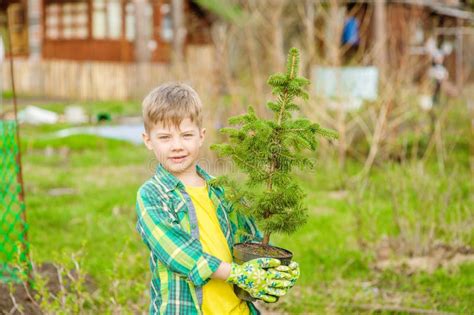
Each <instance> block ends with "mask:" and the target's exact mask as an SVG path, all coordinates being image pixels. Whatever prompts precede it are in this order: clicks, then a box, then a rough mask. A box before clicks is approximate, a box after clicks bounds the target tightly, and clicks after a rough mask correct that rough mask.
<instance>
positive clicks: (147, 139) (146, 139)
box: [142, 132, 153, 150]
mask: <svg viewBox="0 0 474 315" xmlns="http://www.w3.org/2000/svg"><path fill="white" fill-rule="evenodd" d="M142 139H143V142H144V143H145V146H146V147H147V148H148V150H153V147H152V146H151V139H150V136H149V135H148V134H147V133H146V132H142Z"/></svg>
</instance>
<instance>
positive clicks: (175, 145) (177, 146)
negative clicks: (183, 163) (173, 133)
mask: <svg viewBox="0 0 474 315" xmlns="http://www.w3.org/2000/svg"><path fill="white" fill-rule="evenodd" d="M182 148H183V143H182V141H181V139H180V138H179V137H178V138H175V139H173V141H172V142H171V149H172V150H178V149H182Z"/></svg>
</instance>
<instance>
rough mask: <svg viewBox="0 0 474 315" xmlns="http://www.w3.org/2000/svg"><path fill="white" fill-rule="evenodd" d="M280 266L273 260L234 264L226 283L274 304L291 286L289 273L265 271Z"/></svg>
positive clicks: (260, 259)
mask: <svg viewBox="0 0 474 315" xmlns="http://www.w3.org/2000/svg"><path fill="white" fill-rule="evenodd" d="M280 264H281V262H280V261H279V260H278V259H273V258H257V259H252V260H250V261H247V262H245V263H243V264H241V265H238V264H236V263H234V262H233V263H232V265H231V271H230V275H229V277H228V278H227V280H226V282H228V283H232V284H235V285H237V286H238V287H240V288H242V289H244V290H245V291H247V292H248V293H249V294H250V295H251V296H252V297H254V298H257V299H261V300H263V301H265V302H268V303H272V302H275V301H276V299H277V298H276V297H277V296H283V295H285V294H286V290H285V288H286V287H288V286H289V285H291V282H290V281H289V278H290V277H289V274H288V273H286V272H285V273H284V272H279V271H277V270H273V271H269V272H268V271H267V270H265V268H270V267H278V266H279V265H280Z"/></svg>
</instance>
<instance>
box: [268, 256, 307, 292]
mask: <svg viewBox="0 0 474 315" xmlns="http://www.w3.org/2000/svg"><path fill="white" fill-rule="evenodd" d="M268 272H272V273H273V272H275V273H276V272H279V273H280V274H282V275H281V276H280V277H282V278H284V279H288V280H289V281H290V285H289V286H287V287H284V288H283V290H285V294H286V293H287V292H288V290H289V289H291V288H292V287H293V286H294V285H295V283H296V280H298V278H299V277H300V266H299V265H298V263H297V262H296V261H292V262H291V263H290V264H289V265H288V266H284V265H280V266H277V267H274V268H270V269H268ZM285 294H283V295H285Z"/></svg>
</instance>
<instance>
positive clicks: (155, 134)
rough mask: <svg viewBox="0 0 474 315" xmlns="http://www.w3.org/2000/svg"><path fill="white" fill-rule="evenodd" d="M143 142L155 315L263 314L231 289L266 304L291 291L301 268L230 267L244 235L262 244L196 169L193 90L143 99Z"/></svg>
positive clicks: (198, 134)
mask: <svg viewBox="0 0 474 315" xmlns="http://www.w3.org/2000/svg"><path fill="white" fill-rule="evenodd" d="M142 107H143V118H144V125H145V132H144V133H143V135H142V136H143V141H144V142H145V145H146V147H147V148H148V149H149V150H151V151H153V153H154V155H155V156H156V158H157V160H158V162H159V165H158V167H157V169H156V174H155V175H154V176H153V177H152V178H151V179H149V180H148V181H147V182H145V183H144V184H143V185H142V186H141V187H140V189H139V190H138V194H137V214H138V222H137V230H138V232H139V233H140V235H141V237H142V239H143V241H144V243H145V244H146V245H147V247H148V248H149V249H150V251H151V253H150V268H151V271H152V281H151V288H150V291H151V305H150V309H149V312H150V314H202V313H204V314H219V315H220V314H259V311H258V310H257V309H256V308H255V306H254V305H253V304H252V303H251V302H245V301H242V300H241V299H239V298H238V297H237V296H236V295H235V293H234V291H233V284H235V285H237V286H239V287H241V288H243V289H244V290H246V291H247V292H249V293H250V295H251V296H253V297H255V298H258V299H262V300H264V301H265V302H269V303H271V302H275V300H276V296H283V295H285V294H286V293H287V291H288V290H289V289H290V288H291V287H292V286H293V285H294V283H295V281H296V280H297V278H298V276H299V267H298V264H297V263H292V264H291V265H290V266H282V265H280V261H279V260H277V259H270V258H261V259H254V260H251V261H248V262H246V263H243V264H241V265H238V264H236V263H233V262H232V248H233V244H235V243H238V242H244V241H247V240H248V239H249V238H248V236H241V237H237V236H236V235H235V233H236V232H237V230H238V229H244V230H246V232H248V233H249V234H251V235H252V236H253V237H254V238H255V239H258V240H260V241H261V240H262V235H261V233H260V232H259V231H258V230H257V227H256V225H255V223H254V221H253V220H252V219H251V218H248V217H245V216H243V215H241V214H238V213H236V211H233V209H232V207H231V206H230V205H229V204H228V203H227V202H225V200H224V195H223V189H222V188H221V187H217V186H214V185H211V184H210V183H209V181H210V180H211V179H212V177H211V176H210V175H208V174H207V173H206V172H205V171H204V170H203V169H202V168H201V167H199V166H198V165H197V160H198V157H199V150H200V147H201V146H202V144H203V141H204V136H205V132H206V130H205V129H204V128H202V114H201V108H202V105H201V101H200V99H199V96H198V95H197V93H196V92H195V91H194V90H193V89H192V88H191V87H190V86H188V85H185V84H181V83H168V84H163V85H161V86H159V87H158V88H156V89H154V90H153V91H151V92H150V93H149V94H148V96H146V97H145V99H144V101H143V104H142Z"/></svg>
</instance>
